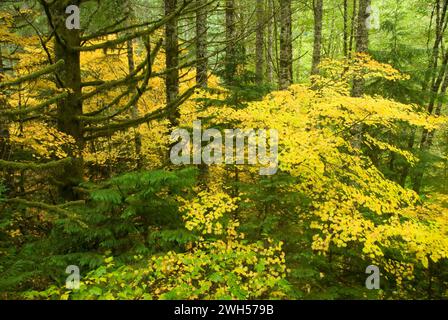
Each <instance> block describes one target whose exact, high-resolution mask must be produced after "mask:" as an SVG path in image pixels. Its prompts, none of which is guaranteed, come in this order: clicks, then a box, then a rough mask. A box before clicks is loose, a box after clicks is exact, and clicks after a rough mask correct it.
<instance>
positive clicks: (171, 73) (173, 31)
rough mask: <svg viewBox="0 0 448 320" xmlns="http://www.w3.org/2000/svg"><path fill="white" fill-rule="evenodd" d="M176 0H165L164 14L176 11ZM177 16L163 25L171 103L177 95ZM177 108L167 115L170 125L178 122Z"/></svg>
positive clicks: (168, 96) (168, 93)
mask: <svg viewBox="0 0 448 320" xmlns="http://www.w3.org/2000/svg"><path fill="white" fill-rule="evenodd" d="M176 8H177V0H165V15H166V16H169V15H171V14H172V13H173V12H175V11H176ZM177 27H178V18H177V17H176V18H174V19H172V20H171V21H169V22H167V23H166V26H165V55H166V68H167V73H166V76H165V86H166V102H167V104H171V103H173V102H174V101H176V99H177V98H178V96H179V70H178V66H179V39H178V30H177ZM179 117H180V114H179V110H178V108H175V109H173V110H172V113H171V114H170V115H169V116H168V119H169V120H170V123H171V125H173V126H177V125H178V122H179Z"/></svg>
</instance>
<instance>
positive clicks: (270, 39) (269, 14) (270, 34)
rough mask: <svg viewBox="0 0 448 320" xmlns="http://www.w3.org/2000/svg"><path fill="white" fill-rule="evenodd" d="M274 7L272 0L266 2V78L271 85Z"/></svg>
mask: <svg viewBox="0 0 448 320" xmlns="http://www.w3.org/2000/svg"><path fill="white" fill-rule="evenodd" d="M273 15H274V5H273V0H267V17H268V23H267V29H268V30H267V32H268V39H267V46H266V47H267V48H266V62H267V63H266V75H267V78H268V82H269V84H272V83H273V82H274V65H273V61H274V44H273V42H274V35H273V23H274V17H273Z"/></svg>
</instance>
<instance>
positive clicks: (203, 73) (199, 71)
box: [196, 0, 208, 88]
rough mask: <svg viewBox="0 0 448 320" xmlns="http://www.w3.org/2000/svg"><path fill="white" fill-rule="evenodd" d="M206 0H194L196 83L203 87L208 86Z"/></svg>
mask: <svg viewBox="0 0 448 320" xmlns="http://www.w3.org/2000/svg"><path fill="white" fill-rule="evenodd" d="M206 1H207V0H196V4H197V7H198V9H197V10H196V60H197V62H196V83H197V84H198V85H200V86H201V87H203V88H206V87H207V86H208V59H207V8H205V7H203V6H204V4H205V3H206Z"/></svg>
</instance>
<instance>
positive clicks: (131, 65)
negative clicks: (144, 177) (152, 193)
mask: <svg viewBox="0 0 448 320" xmlns="http://www.w3.org/2000/svg"><path fill="white" fill-rule="evenodd" d="M127 9H128V10H129V11H130V17H129V19H131V21H130V22H129V23H128V24H129V25H130V24H131V23H132V18H133V17H134V15H133V10H132V4H131V3H130V0H128V2H127ZM126 45H127V58H128V69H129V74H132V73H133V72H134V70H135V60H134V41H133V40H128V41H127V42H126ZM131 89H132V92H134V93H135V92H136V91H137V84H136V83H132V84H131ZM131 117H132V119H138V117H139V112H138V106H137V105H134V106H132V108H131ZM134 130H135V132H134V148H135V155H136V156H137V169H141V167H142V165H143V164H142V156H141V151H142V137H141V135H140V133H139V132H138V128H136V129H134Z"/></svg>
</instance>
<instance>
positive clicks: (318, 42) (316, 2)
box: [311, 0, 323, 75]
mask: <svg viewBox="0 0 448 320" xmlns="http://www.w3.org/2000/svg"><path fill="white" fill-rule="evenodd" d="M313 11H314V47H313V64H312V67H311V74H312V75H315V74H318V73H319V64H320V60H321V50H322V16H323V0H313Z"/></svg>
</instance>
